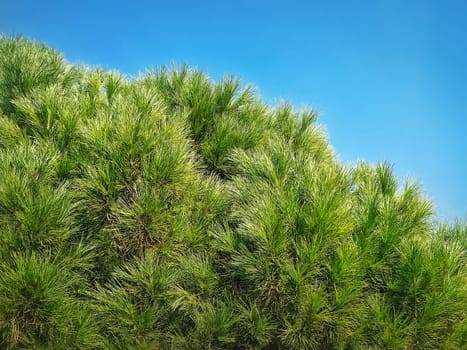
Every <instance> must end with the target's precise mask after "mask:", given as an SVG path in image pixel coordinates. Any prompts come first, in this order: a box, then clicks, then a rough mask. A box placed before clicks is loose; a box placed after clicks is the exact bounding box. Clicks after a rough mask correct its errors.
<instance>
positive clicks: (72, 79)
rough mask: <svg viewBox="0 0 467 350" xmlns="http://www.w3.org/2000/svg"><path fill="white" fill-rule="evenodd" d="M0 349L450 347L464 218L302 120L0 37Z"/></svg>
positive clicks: (466, 240) (187, 76) (465, 236)
mask: <svg viewBox="0 0 467 350" xmlns="http://www.w3.org/2000/svg"><path fill="white" fill-rule="evenodd" d="M0 110H1V112H0V348H2V349H141V350H142V349H268V350H274V349H296V350H299V349H314V350H324V349H336V350H338V349H339V350H350V349H414V350H415V349H462V348H466V347H467V321H466V313H467V287H466V286H467V249H466V248H467V247H466V245H467V225H466V223H465V222H460V221H458V222H455V223H452V224H438V223H437V222H436V220H435V216H434V213H433V206H432V203H431V202H430V201H429V200H427V199H426V198H425V197H424V196H423V192H422V191H421V190H420V188H419V187H418V185H417V184H416V183H412V182H407V183H405V184H399V183H398V181H397V179H396V177H395V176H394V174H393V172H392V170H391V167H390V166H389V165H388V164H386V163H381V164H377V165H371V164H367V163H364V162H361V163H358V164H356V165H355V166H353V167H348V166H344V165H343V164H341V163H340V162H339V161H337V160H336V158H335V156H334V154H333V151H332V149H331V147H330V146H329V144H328V142H327V139H326V135H325V133H324V131H323V129H322V128H321V127H320V126H319V125H318V124H316V118H317V114H316V113H315V112H314V111H313V110H296V109H294V108H293V107H292V106H290V105H289V104H285V103H284V104H281V105H279V106H277V107H275V108H272V107H270V106H268V105H267V104H265V103H264V102H263V101H262V100H261V99H260V98H259V97H258V95H257V94H256V93H255V91H254V90H253V89H252V88H250V87H243V86H242V85H241V84H240V82H239V80H238V79H235V78H233V77H227V78H225V79H224V80H222V81H219V82H213V81H211V80H210V79H209V78H208V77H207V76H206V75H205V74H204V73H202V72H199V71H197V70H193V69H190V68H189V67H186V66H182V67H171V68H163V69H160V70H156V71H150V72H148V73H146V74H145V75H141V76H139V77H135V78H128V77H125V76H123V75H121V74H119V73H117V72H111V71H106V70H102V69H94V68H89V67H85V66H76V65H70V64H69V63H67V62H66V61H65V60H64V59H63V57H62V56H61V55H60V54H59V53H58V52H56V51H55V50H53V49H51V48H49V47H47V46H45V45H43V44H39V43H36V42H32V41H29V40H26V39H24V38H9V37H2V38H1V39H0Z"/></svg>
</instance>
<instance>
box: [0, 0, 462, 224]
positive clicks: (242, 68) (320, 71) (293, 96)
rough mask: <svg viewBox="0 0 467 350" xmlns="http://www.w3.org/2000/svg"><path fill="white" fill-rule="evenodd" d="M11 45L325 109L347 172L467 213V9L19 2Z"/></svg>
mask: <svg viewBox="0 0 467 350" xmlns="http://www.w3.org/2000/svg"><path fill="white" fill-rule="evenodd" d="M1 8H2V10H1V11H0V32H2V33H4V34H22V35H24V36H26V37H30V38H33V39H36V40H38V41H42V42H45V43H47V44H49V45H51V46H53V47H55V48H56V49H58V50H60V51H61V52H62V53H63V54H64V55H65V57H66V58H67V60H69V61H71V62H83V63H86V64H90V65H98V66H101V67H105V68H110V69H116V70H119V71H121V72H123V73H126V74H129V75H135V74H138V73H139V72H144V71H145V69H147V68H150V67H158V66H161V65H163V64H170V63H171V62H176V63H189V64H190V65H192V66H196V67H198V68H199V69H201V70H204V71H206V72H207V73H208V74H209V75H210V76H211V77H212V78H214V79H220V78H222V77H223V76H224V75H225V74H227V73H230V74H234V75H236V76H239V77H241V78H242V80H243V82H244V83H245V84H253V85H254V86H256V87H257V91H258V92H259V93H260V94H261V95H262V96H263V98H264V99H265V100H266V101H268V102H270V103H271V104H276V103H278V102H280V101H281V100H287V101H290V102H293V103H294V104H295V105H296V106H298V107H300V106H311V107H313V108H314V109H316V110H318V111H320V112H321V115H322V116H321V118H320V120H319V122H320V123H322V124H323V125H324V126H325V127H326V129H327V131H328V135H329V138H330V143H331V145H332V146H333V148H334V150H335V151H336V154H337V155H338V157H339V158H340V159H341V160H342V161H343V162H345V163H353V162H355V161H356V160H358V159H362V160H367V161H370V162H376V161H388V162H390V163H391V164H393V165H394V170H395V173H396V174H397V176H398V177H399V178H400V179H401V180H404V179H405V178H406V177H407V176H409V177H410V178H413V179H417V180H418V181H420V183H421V184H422V186H423V188H424V189H425V191H426V194H427V195H428V196H429V197H430V198H432V199H433V200H434V202H435V204H436V208H437V212H438V214H439V218H440V219H448V220H452V219H453V218H455V217H460V218H464V217H465V216H466V214H467V176H466V175H467V139H466V138H467V22H466V20H467V1H461V0H459V1H441V0H439V1H430V0H424V1H422V0H414V1H391V0H386V1H379V0H368V1H284V2H278V1H277V2H276V1H252V0H250V1H197V2H195V1H168V0H167V1H152V2H151V1H147V2H143V1H126V2H124V1H88V0H86V1H76V2H67V1H41V2H38V1H23V0H15V1H5V2H4V3H3V4H2V6H1Z"/></svg>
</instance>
